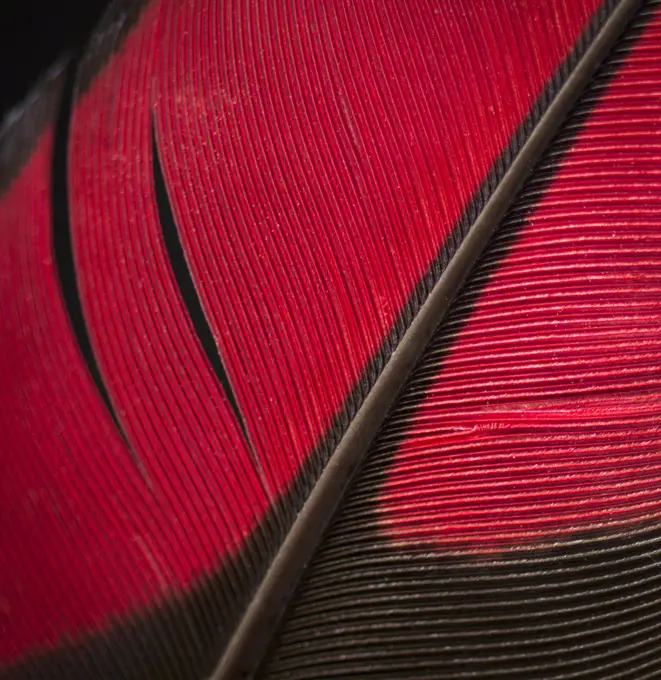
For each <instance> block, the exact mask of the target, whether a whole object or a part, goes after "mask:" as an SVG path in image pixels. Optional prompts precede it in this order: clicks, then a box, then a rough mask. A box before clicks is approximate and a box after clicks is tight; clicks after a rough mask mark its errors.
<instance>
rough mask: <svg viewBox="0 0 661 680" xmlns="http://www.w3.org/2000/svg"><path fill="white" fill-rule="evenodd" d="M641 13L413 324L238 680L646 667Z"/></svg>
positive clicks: (650, 592)
mask: <svg viewBox="0 0 661 680" xmlns="http://www.w3.org/2000/svg"><path fill="white" fill-rule="evenodd" d="M660 9H661V5H659V4H658V3H655V7H649V8H648V9H647V11H646V12H645V13H643V14H641V16H640V17H639V19H638V21H637V24H636V25H635V26H634V27H632V28H631V29H630V30H629V31H628V32H627V34H626V36H625V38H623V39H622V40H621V42H620V44H619V45H618V47H617V48H616V49H615V50H614V51H613V52H612V54H611V56H610V58H609V60H608V61H607V63H606V64H605V65H604V67H603V68H602V69H601V71H600V72H599V74H598V75H597V76H596V77H595V78H594V79H593V80H592V82H591V84H590V86H589V88H588V89H587V91H586V92H585V94H584V95H583V97H582V99H581V102H580V103H579V105H578V106H577V107H576V109H575V111H574V113H573V115H572V117H571V118H570V119H569V120H568V121H567V123H566V124H565V125H564V126H563V129H562V132H561V134H560V135H559V136H558V138H557V139H556V140H555V141H554V142H553V144H552V145H551V147H550V148H549V151H548V152H547V154H546V155H545V158H544V159H543V161H542V162H541V163H540V165H539V166H538V168H537V169H536V171H535V173H534V175H533V177H532V178H531V179H530V181H529V182H528V183H527V185H526V187H525V189H524V190H523V192H522V193H521V195H520V196H519V197H518V198H517V200H516V201H515V202H514V204H513V206H512V208H511V209H510V211H509V213H508V215H507V217H506V218H505V220H504V221H503V223H502V224H501V226H500V227H499V230H498V232H497V235H496V237H495V238H494V240H493V241H492V242H491V243H490V245H489V246H488V248H487V250H486V251H485V253H484V255H483V257H482V258H481V260H480V262H479V264H478V266H477V267H476V269H475V270H474V271H473V273H472V274H471V276H470V280H469V282H468V283H467V285H466V286H465V287H464V288H463V290H462V292H461V293H460V294H459V295H458V296H457V298H456V299H455V301H454V302H453V304H452V306H451V309H450V312H449V314H448V315H447V317H446V319H445V320H444V322H443V323H442V324H441V325H440V327H439V328H438V330H437V331H436V332H435V335H434V338H433V340H432V343H431V344H430V346H429V348H428V349H427V350H426V352H425V354H424V358H423V360H422V361H421V362H420V364H419V365H418V366H417V368H416V369H415V371H414V373H413V375H412V376H411V379H410V381H409V383H408V384H407V386H406V388H405V390H404V391H403V393H402V394H401V396H400V398H399V399H398V401H397V404H396V406H395V407H394V409H393V410H392V412H391V414H390V415H389V417H388V419H387V422H386V423H385V424H384V426H383V428H382V429H381V431H380V433H379V436H378V438H377V440H376V442H375V444H374V446H373V448H372V450H371V451H370V452H369V453H368V455H367V457H366V464H365V467H364V469H363V470H362V472H361V474H360V475H359V477H358V479H357V480H356V483H355V485H354V486H353V488H352V490H351V491H350V493H349V495H348V498H347V500H346V502H345V504H344V506H343V508H342V510H341V511H340V513H339V516H338V519H337V521H336V522H335V524H334V525H333V527H332V529H331V530H330V531H329V533H328V535H327V536H326V537H325V539H324V540H323V542H322V544H321V546H320V548H319V551H318V552H317V555H316V556H315V559H314V560H313V563H312V565H311V567H310V569H309V571H308V573H307V574H306V577H305V579H304V582H303V585H302V586H301V588H300V591H299V592H298V594H297V596H296V597H295V599H294V603H293V605H292V608H291V611H290V612H289V614H288V616H287V617H286V622H285V623H284V624H283V626H282V630H281V632H280V633H279V636H278V638H277V640H276V642H275V643H274V645H273V646H272V650H271V653H270V658H269V661H268V663H267V664H266V668H265V669H264V670H263V673H262V674H260V677H263V678H269V679H271V678H274V679H275V678H292V679H294V678H296V679H299V678H322V677H383V678H395V677H397V678H399V677H402V678H403V677H407V678H408V677H430V678H463V677H479V678H491V677H500V676H502V675H505V676H506V677H508V678H519V677H520V678H531V677H535V678H538V677H545V678H561V677H562V678H570V677H571V678H574V677H590V678H615V677H617V678H621V677H622V678H623V677H636V678H643V677H645V678H647V677H650V678H651V677H658V674H659V669H660V668H661V659H660V658H659V655H658V650H659V615H660V614H661V610H660V609H659V604H660V603H661V600H660V599H659V590H658V585H659V584H658V579H659V575H658V574H659V572H658V563H657V562H658V554H659V549H660V547H661V543H660V542H659V541H660V537H661V534H660V533H659V517H660V515H661V505H660V504H659V500H660V497H659V480H660V476H659V475H660V472H661V467H660V464H661V458H660V457H659V454H660V448H659V442H660V440H659V435H660V434H661V431H660V429H659V422H660V421H659V418H660V416H661V342H660V341H659V334H658V328H659V323H660V322H661V305H660V301H661V278H660V276H659V274H660V272H661V258H660V255H661V236H660V234H659V230H658V223H659V212H658V203H657V200H658V197H659V186H661V185H660V183H659V179H660V176H661V175H660V173H661V165H660V164H659V158H660V155H659V154H660V152H661V136H660V134H659V132H660V130H659V125H658V120H659V102H660V101H661V100H660V99H659V94H660V93H661V72H659V70H658V68H657V65H658V55H659V52H660V51H661V12H660V11H659V10H660Z"/></svg>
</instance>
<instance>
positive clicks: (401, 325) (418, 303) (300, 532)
mask: <svg viewBox="0 0 661 680" xmlns="http://www.w3.org/2000/svg"><path fill="white" fill-rule="evenodd" d="M641 4H642V3H641V0H621V2H620V3H614V2H612V1H611V0H606V1H605V2H604V4H603V5H602V6H601V7H600V9H599V10H598V11H597V12H596V14H595V16H594V17H593V20H592V21H591V23H590V26H589V27H588V28H587V29H586V31H584V32H583V34H582V35H581V36H580V38H579V39H578V41H577V43H576V46H575V47H574V49H573V50H572V52H571V53H570V55H569V57H568V58H567V59H566V60H565V61H564V62H563V64H562V65H561V66H560V68H559V69H558V70H557V71H556V73H555V74H554V77H553V78H552V80H551V81H550V82H549V83H548V85H547V87H546V88H545V89H544V92H543V93H542V95H541V96H540V98H539V99H538V100H537V101H536V102H535V104H534V106H533V108H532V110H531V112H530V113H529V115H528V116H527V117H526V119H525V120H524V122H523V123H522V125H521V126H520V127H519V129H518V130H517V131H516V132H515V134H514V135H513V137H512V140H511V141H510V144H509V145H508V147H507V148H506V149H505V151H504V152H503V154H501V156H500V157H499V158H498V159H497V161H496V163H495V164H494V167H493V168H492V170H491V172H490V173H489V174H488V175H487V177H486V179H485V180H484V182H483V183H482V185H481V186H480V187H479V189H478V191H477V192H476V194H475V196H474V197H473V199H472V200H471V201H470V202H469V204H468V206H467V209H466V210H465V212H464V215H463V216H462V218H461V219H460V220H459V222H458V223H457V225H456V226H455V228H454V230H453V232H452V233H451V234H450V236H449V237H448V239H447V240H446V244H445V245H444V247H443V248H442V250H441V252H440V253H439V255H438V256H437V257H436V259H435V260H434V262H433V263H432V265H431V266H430V268H429V270H428V272H427V274H426V275H425V276H424V277H422V279H421V280H420V282H419V284H418V286H416V289H415V291H414V293H413V295H412V297H411V298H410V300H409V303H408V304H407V305H406V306H405V308H404V310H403V312H402V314H401V316H400V318H399V319H398V320H397V322H396V323H395V325H394V326H393V330H392V331H391V333H390V336H389V337H388V338H387V339H386V341H385V342H384V344H383V345H382V347H381V350H380V351H379V353H377V355H376V356H375V357H374V359H373V360H372V361H371V362H370V365H369V366H368V369H367V371H366V372H365V374H364V375H363V379H362V380H361V381H360V383H359V384H358V385H357V386H356V387H355V388H354V390H353V391H352V393H351V395H350V396H349V399H348V400H347V402H346V403H345V406H344V407H343V409H342V411H341V412H340V414H339V415H338V417H337V418H336V421H335V427H336V428H337V427H338V426H339V427H340V428H342V425H343V423H346V420H347V416H348V419H349V421H350V423H349V425H348V427H347V426H346V425H345V426H344V427H343V428H342V429H344V430H345V431H344V434H343V435H342V434H340V441H339V443H338V444H337V447H336V448H334V450H333V448H332V447H330V446H329V439H330V440H331V441H332V440H334V439H335V440H336V437H337V432H334V431H333V428H331V431H330V432H329V433H327V435H326V437H325V438H324V441H322V443H321V445H320V447H319V448H318V449H317V451H315V452H313V454H312V455H313V456H314V455H315V453H317V452H319V453H320V454H322V455H323V454H326V457H327V458H330V453H332V465H325V467H324V469H323V472H322V474H321V476H320V477H319V479H318V481H317V483H316V485H315V486H314V488H313V489H312V491H311V493H310V495H309V496H308V499H307V501H306V502H305V504H304V505H303V508H302V509H301V511H300V512H299V513H298V515H297V518H296V520H295V522H294V524H293V525H292V528H291V530H290V531H289V534H288V535H287V537H286V539H285V541H284V543H283V544H282V546H281V548H280V550H279V551H278V553H277V555H276V557H275V559H274V560H273V562H272V563H271V565H270V567H269V569H268V571H267V572H266V574H265V576H264V578H263V580H262V582H261V583H260V584H259V587H258V588H257V591H256V593H255V595H254V597H253V599H252V601H251V602H250V605H249V606H248V609H247V610H246V612H245V614H244V616H243V617H242V619H241V620H240V622H239V624H238V626H237V629H236V630H235V632H234V635H233V636H232V638H231V639H230V642H229V644H228V646H227V648H226V650H225V653H224V654H223V656H222V658H221V659H220V662H219V665H218V667H217V668H216V670H215V672H214V674H213V676H212V677H213V679H214V680H238V679H241V678H251V677H253V675H254V673H255V671H256V669H257V667H258V666H259V664H260V662H261V659H262V655H263V653H264V650H265V648H266V647H267V646H268V645H269V643H270V641H271V640H272V638H273V635H274V633H275V631H276V630H277V628H278V624H279V621H280V618H281V616H282V613H283V611H284V609H285V608H286V607H287V605H288V603H289V601H290V599H291V597H292V595H293V593H294V591H295V589H296V588H297V586H298V584H299V582H300V579H301V576H302V574H303V572H304V570H305V567H306V565H307V563H308V562H309V560H310V559H311V557H312V555H313V554H314V552H315V550H316V548H317V546H318V544H319V541H320V539H321V537H322V535H323V533H324V531H325V529H326V527H327V526H328V524H329V522H330V521H331V519H332V517H333V515H334V514H335V511H336V509H337V507H338V505H339V502H340V500H341V499H342V497H343V496H344V494H345V492H346V490H347V488H348V486H349V483H350V482H351V480H352V478H353V476H354V474H355V472H356V471H357V469H358V467H359V465H360V464H361V462H362V460H363V457H364V455H365V453H366V452H367V450H368V448H369V445H370V444H371V442H372V440H373V439H374V437H375V435H376V432H377V431H378V429H379V427H380V426H381V424H382V422H383V420H384V419H385V417H386V415H387V413H388V411H389V409H390V407H391V406H392V404H393V402H394V401H395V398H396V397H397V395H398V394H399V392H400V391H401V389H402V387H403V385H404V384H405V382H406V379H407V378H408V376H409V375H410V374H411V371H412V370H413V368H414V367H415V366H416V364H417V362H418V360H419V358H420V357H421V355H422V353H423V351H424V349H425V347H426V346H427V344H428V342H429V340H430V338H431V336H432V334H433V332H434V331H435V329H436V328H437V326H438V325H439V323H440V322H441V320H442V318H443V317H444V316H445V314H446V312H447V310H448V307H449V305H450V302H451V301H452V299H453V298H454V296H455V295H456V293H457V291H458V290H459V288H460V287H461V286H462V285H463V283H464V281H465V280H466V278H467V276H468V274H469V273H470V271H471V269H472V267H473V266H474V264H475V262H476V261H477V259H478V257H479V256H480V254H481V253H482V251H483V249H484V247H485V246H486V244H487V243H488V240H489V238H490V237H491V235H492V233H493V231H494V230H495V228H496V227H497V225H498V223H499V222H500V221H501V219H502V218H503V217H504V215H505V214H506V212H507V210H508V209H509V207H510V205H511V204H512V202H513V201H514V199H515V198H516V196H517V195H518V192H519V191H520V189H521V187H522V186H523V184H524V183H525V181H526V180H527V178H528V177H529V175H530V174H531V173H532V170H533V169H534V167H535V165H536V164H537V162H538V161H539V160H540V158H541V157H542V155H543V153H544V151H545V150H546V149H547V147H548V146H549V145H550V143H551V142H552V141H553V139H554V137H555V135H556V133H557V132H558V130H559V129H560V126H561V124H562V123H563V122H564V120H565V118H566V116H567V115H568V114H569V112H570V111H571V110H572V108H573V106H574V105H575V104H576V102H577V100H578V98H579V97H580V95H581V94H582V92H583V90H584V88H585V87H586V85H587V84H588V83H589V81H590V78H591V77H592V76H593V74H594V73H595V71H596V70H597V68H598V67H599V65H600V64H601V62H602V61H603V59H604V58H605V57H606V56H607V55H608V54H609V52H610V50H611V48H612V47H613V46H614V44H615V43H616V41H617V39H618V38H619V37H620V35H621V33H622V32H623V31H624V30H625V29H626V28H627V26H628V24H629V22H630V21H631V20H632V19H633V17H634V16H635V13H636V11H637V10H638V9H639V7H640V5H641ZM614 5H615V7H614ZM613 7H614V9H613ZM611 10H612V11H611ZM590 38H593V40H592V42H590ZM554 95H555V96H554ZM458 244H460V245H458ZM455 251H456V252H455ZM370 387H371V389H370ZM324 462H325V461H324Z"/></svg>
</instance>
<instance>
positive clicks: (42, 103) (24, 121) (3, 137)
mask: <svg viewBox="0 0 661 680" xmlns="http://www.w3.org/2000/svg"><path fill="white" fill-rule="evenodd" d="M68 63H69V57H68V56H63V57H62V58H61V59H59V60H58V61H57V62H55V64H53V66H51V68H50V69H49V70H48V71H46V73H45V74H44V75H43V76H42V77H41V79H40V80H39V81H38V82H37V83H36V84H35V85H34V87H33V88H32V89H31V90H30V92H29V93H28V95H27V96H26V98H25V100H24V101H23V102H22V103H21V104H19V105H17V106H15V107H14V108H13V109H11V110H10V111H8V112H7V114H6V115H5V117H4V119H3V121H2V126H0V197H2V195H3V194H4V193H5V191H6V190H7V189H8V188H9V186H10V185H11V183H12V182H13V181H14V179H15V178H16V177H17V176H18V174H19V173H20V171H21V168H22V167H23V166H24V165H25V163H26V162H27V161H28V160H29V158H30V156H31V155H32V152H33V151H34V149H35V146H36V145H37V142H38V140H39V138H40V137H41V133H42V132H43V131H44V130H45V129H46V127H47V126H48V125H49V124H51V123H52V122H53V120H54V118H55V113H56V111H57V109H58V104H59V101H60V97H61V94H62V88H63V86H64V80H65V72H66V69H67V65H68Z"/></svg>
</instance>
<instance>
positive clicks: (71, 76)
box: [51, 58, 135, 457]
mask: <svg viewBox="0 0 661 680" xmlns="http://www.w3.org/2000/svg"><path fill="white" fill-rule="evenodd" d="M77 64H78V59H75V58H74V59H71V61H70V62H69V64H68V65H67V68H66V76H65V81H64V86H63V88H62V95H61V100H60V110H59V112H58V114H57V119H56V121H55V138H54V143H53V165H52V170H51V200H52V206H53V234H52V239H53V255H54V259H55V265H56V269H57V274H58V278H59V282H60V290H61V291H62V297H63V299H64V304H65V307H66V309H67V313H68V315H69V320H70V321H71V327H72V328H73V332H74V335H75V337H76V342H77V343H78V348H79V349H80V352H81V354H82V355H83V359H84V361H85V364H86V365H87V370H88V372H89V374H90V376H91V377H92V380H93V381H94V384H95V385H96V389H97V391H98V392H99V394H100V395H101V399H102V400H103V403H104V404H105V405H106V408H107V409H108V413H110V417H111V418H112V420H113V422H114V423H115V425H116V426H117V429H118V430H119V433H120V434H121V436H122V438H123V439H124V441H125V442H126V444H127V445H128V446H129V448H131V446H130V443H129V441H128V438H127V436H126V433H125V432H124V429H123V428H122V426H121V424H120V422H119V418H118V417H117V413H116V412H115V409H114V407H113V404H112V401H111V399H110V395H109V393H108V390H107V388H106V386H105V384H104V382H103V377H102V375H101V371H100V369H99V365H98V363H97V361H96V357H95V356H94V350H93V349H92V343H91V341H90V336H89V331H88V328H87V324H86V323H85V315H84V313H83V306H82V302H81V299H80V289H79V287H78V279H77V275H76V265H75V261H74V255H73V246H72V243H71V223H70V221H69V196H68V176H67V157H68V149H69V128H70V125H69V123H70V120H71V111H72V108H73V96H74V90H75V87H76V73H77ZM132 455H133V456H134V457H135V453H134V452H133V451H132Z"/></svg>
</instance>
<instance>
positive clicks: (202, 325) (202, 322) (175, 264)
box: [151, 121, 252, 448]
mask: <svg viewBox="0 0 661 680" xmlns="http://www.w3.org/2000/svg"><path fill="white" fill-rule="evenodd" d="M151 136H152V157H153V171H154V190H155V194H156V204H157V206H158V218H159V221H160V223H161V232H162V234H163V241H164V242H165V249H166V250H167V253H168V258H169V260H170V267H171V268H172V272H173V273H174V278H175V280H176V282H177V286H178V287H179V292H180V293H181V297H182V299H183V301H184V304H185V305H186V309H187V311H188V316H189V317H190V320H191V322H192V324H193V328H194V330H195V333H196V335H197V337H198V339H199V341H200V344H201V345H202V349H203V350H204V353H205V355H206V357H207V359H208V360H209V363H210V364H211V368H212V369H213V372H214V373H215V374H216V377H217V378H218V381H219V382H220V384H221V385H222V387H223V390H224V392H225V395H226V396H227V399H228V400H229V402H230V405H231V406H232V410H233V411H234V415H235V416H236V419H237V420H238V421H239V425H240V427H241V431H242V432H243V436H244V438H245V440H246V442H247V444H248V446H249V447H250V448H252V447H251V443H250V438H249V437H248V431H247V429H246V424H245V421H244V419H243V415H242V414H241V410H240V409H239V404H238V402H237V400H236V396H235V394H234V390H233V389H232V384H231V383H230V380H229V377H228V375H227V371H226V370H225V366H224V364H223V360H222V358H221V356H220V352H219V351H218V346H217V345H216V341H215V340H214V337H213V333H212V332H211V327H210V326H209V322H208V321H207V317H206V315H205V313H204V309H203V308H202V303H201V302H200V298H199V296H198V294H197V290H196V289H195V283H194V282H193V277H192V275H191V271H190V268H189V267H188V263H187V262H186V255H185V254H184V248H183V246H182V244H181V239H180V238H179V230H178V229H177V225H176V224H175V221H174V215H173V214H172V208H171V207H170V200H169V198H168V192H167V189H166V187H165V179H164V177H163V170H162V168H161V161H160V158H159V153H158V145H157V144H156V131H155V129H154V124H153V121H152V129H151Z"/></svg>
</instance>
